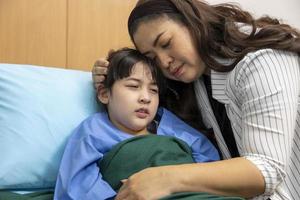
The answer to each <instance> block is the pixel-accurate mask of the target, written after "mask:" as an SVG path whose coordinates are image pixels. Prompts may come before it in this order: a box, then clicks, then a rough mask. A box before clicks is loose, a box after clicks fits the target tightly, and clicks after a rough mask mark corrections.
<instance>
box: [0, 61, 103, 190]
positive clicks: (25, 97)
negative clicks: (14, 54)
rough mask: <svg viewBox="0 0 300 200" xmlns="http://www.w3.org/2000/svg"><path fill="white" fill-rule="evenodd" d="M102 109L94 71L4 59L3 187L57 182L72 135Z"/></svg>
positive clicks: (0, 79)
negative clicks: (28, 63) (93, 75)
mask: <svg viewBox="0 0 300 200" xmlns="http://www.w3.org/2000/svg"><path fill="white" fill-rule="evenodd" d="M98 110H99V106H98V105H97V103H96V98H95V91H94V89H93V87H92V80H91V73H89V72H83V71H77V70H67V69H58V68H49V67H37V66H31V65H13V64H0V159H1V164H0V189H34V188H52V187H54V184H55V181H56V175H57V172H58V168H59V164H60V160H61V157H62V154H63V150H64V146H65V144H66V141H67V138H68V136H69V135H70V134H71V132H72V131H73V130H74V128H75V127H76V126H77V125H78V124H79V123H80V122H81V121H82V120H84V119H85V118H86V117H87V116H89V115H91V114H92V113H95V112H97V111H98Z"/></svg>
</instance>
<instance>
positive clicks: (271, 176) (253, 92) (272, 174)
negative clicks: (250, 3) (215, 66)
mask: <svg viewBox="0 0 300 200" xmlns="http://www.w3.org/2000/svg"><path fill="white" fill-rule="evenodd" d="M294 57H295V55H293V53H290V52H283V51H274V50H271V49H268V50H260V51H257V52H255V53H251V54H249V55H248V56H247V57H246V58H245V59H244V60H243V61H242V62H240V64H238V66H237V67H236V71H235V73H236V79H235V87H236V88H237V89H236V92H237V99H234V100H233V101H236V102H235V105H239V106H241V110H242V112H241V114H240V117H241V129H242V134H241V140H240V141H241V144H239V145H240V146H241V148H242V151H243V152H240V153H241V155H242V156H244V157H245V158H246V159H248V160H250V161H251V162H252V163H254V164H255V165H256V166H257V168H258V169H259V170H260V171H261V174H262V175H263V176H264V180H265V193H264V194H263V195H265V196H270V195H272V194H273V193H274V191H275V190H276V187H277V186H278V185H279V184H280V183H281V182H282V181H283V180H284V177H285V176H286V168H287V162H288V159H289V158H290V155H291V147H292V138H293V134H294V128H295V123H296V115H297V106H298V92H299V85H300V83H299V80H300V77H299V68H298V64H297V63H296V61H295V59H294ZM237 102H238V103H237Z"/></svg>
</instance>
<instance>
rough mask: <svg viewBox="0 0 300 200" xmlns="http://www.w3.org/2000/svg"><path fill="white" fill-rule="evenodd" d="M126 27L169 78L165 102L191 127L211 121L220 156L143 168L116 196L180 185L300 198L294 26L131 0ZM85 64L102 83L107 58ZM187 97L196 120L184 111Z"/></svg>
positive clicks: (145, 195)
mask: <svg viewBox="0 0 300 200" xmlns="http://www.w3.org/2000/svg"><path fill="white" fill-rule="evenodd" d="M128 29H129V34H130V37H131V39H132V41H133V43H134V45H135V46H136V48H137V49H138V50H139V51H140V52H141V53H143V54H144V55H146V56H147V57H149V58H152V59H154V60H155V61H156V62H157V64H158V66H159V67H160V68H161V69H162V71H163V73H164V75H165V76H166V77H167V78H168V79H170V81H169V82H170V84H169V87H170V88H171V89H170V90H171V91H173V93H174V95H173V96H171V94H170V95H166V101H165V103H166V105H167V107H169V109H171V110H173V111H174V112H175V113H178V114H181V115H180V116H181V117H182V118H183V119H185V120H187V121H190V120H192V122H191V123H192V124H194V123H193V122H194V121H195V120H196V119H198V120H199V121H198V124H197V125H198V127H197V128H202V129H203V128H206V129H209V128H212V129H213V134H214V137H215V139H216V141H217V144H218V147H219V149H220V151H221V153H222V155H223V160H222V161H217V162H213V163H200V164H185V165H179V166H165V167H155V168H148V169H146V170H143V171H141V172H139V173H136V174H134V175H133V176H131V177H130V178H129V179H128V180H126V181H124V184H123V186H122V188H121V190H120V192H119V193H118V195H117V197H116V199H117V200H120V199H157V198H160V197H162V196H165V195H168V194H171V193H176V192H182V191H201V192H209V193H214V194H219V195H231V196H242V197H246V198H256V199H300V194H299V192H298V191H299V189H300V149H299V147H297V145H296V144H300V105H299V104H300V61H299V54H300V39H299V38H300V34H299V32H297V31H296V30H295V29H293V28H291V27H290V26H289V25H286V24H280V23H279V21H278V20H276V19H271V18H269V17H264V18H260V19H258V20H255V19H253V17H252V16H251V15H250V14H249V13H247V12H245V11H243V10H241V9H240V8H238V7H236V6H234V5H231V4H220V5H215V6H212V5H208V4H206V3H204V2H202V1H198V0H146V1H139V2H138V4H137V6H136V7H135V8H134V9H133V11H132V12H131V14H130V17H129V20H128ZM97 66H98V67H97ZM99 66H100V67H99ZM93 72H94V75H95V76H94V81H95V83H96V84H97V83H99V82H101V81H102V80H103V78H104V77H103V76H96V75H97V74H100V75H101V74H102V75H103V74H105V73H104V72H105V61H103V60H99V61H97V62H96V63H95V67H94V70H93ZM171 80H172V81H171ZM178 82H181V84H178ZM174 85H175V87H173V86H174ZM190 89H194V92H191V91H190ZM193 97H196V101H197V105H198V108H199V111H200V113H201V115H200V114H199V115H198V116H197V118H195V117H193V116H192V117H190V115H189V113H188V112H189V111H190V110H191V109H193V105H192V103H191V102H193V101H192V100H193V99H194V98H193ZM186 101H187V102H188V103H186ZM193 110H194V112H196V111H195V109H193ZM176 111H177V112H176ZM201 116H202V117H201ZM201 119H202V121H203V123H202V122H201ZM207 132H209V131H207ZM150 186H151V187H150Z"/></svg>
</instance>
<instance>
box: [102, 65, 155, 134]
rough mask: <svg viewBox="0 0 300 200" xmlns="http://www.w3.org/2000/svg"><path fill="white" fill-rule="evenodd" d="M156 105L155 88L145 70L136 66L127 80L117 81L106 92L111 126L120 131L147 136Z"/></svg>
mask: <svg viewBox="0 0 300 200" xmlns="http://www.w3.org/2000/svg"><path fill="white" fill-rule="evenodd" d="M158 103H159V94H158V87H157V85H156V83H155V82H154V80H152V75H151V72H150V70H149V68H148V66H147V65H146V64H144V63H142V62H138V63H136V64H135V66H133V68H132V73H131V75H130V76H129V77H126V78H124V79H120V80H118V81H116V82H115V83H114V84H113V86H112V88H111V91H110V92H108V104H107V109H108V113H109V116H110V120H111V121H112V123H113V124H114V125H115V126H117V127H118V128H119V129H121V130H122V131H125V132H127V133H130V134H134V135H138V134H145V133H147V125H148V124H149V123H150V122H151V121H152V120H153V118H154V116H155V114H156V111H157V108H158Z"/></svg>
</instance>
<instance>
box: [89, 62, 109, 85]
mask: <svg viewBox="0 0 300 200" xmlns="http://www.w3.org/2000/svg"><path fill="white" fill-rule="evenodd" d="M108 64H109V62H108V61H107V60H106V59H105V58H100V59H98V60H96V62H95V63H94V66H93V69H92V77H93V84H94V87H95V89H97V88H98V87H103V81H104V80H105V75H106V74H107V67H108Z"/></svg>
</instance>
